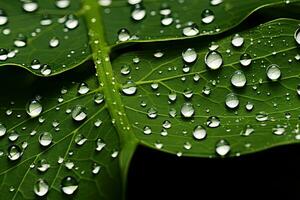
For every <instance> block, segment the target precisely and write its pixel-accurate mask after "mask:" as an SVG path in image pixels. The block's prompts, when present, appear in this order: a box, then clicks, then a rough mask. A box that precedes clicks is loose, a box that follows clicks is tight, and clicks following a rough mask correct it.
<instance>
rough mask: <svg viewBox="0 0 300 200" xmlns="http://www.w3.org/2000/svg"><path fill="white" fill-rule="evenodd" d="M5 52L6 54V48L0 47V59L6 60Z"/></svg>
mask: <svg viewBox="0 0 300 200" xmlns="http://www.w3.org/2000/svg"><path fill="white" fill-rule="evenodd" d="M7 54H8V52H7V50H6V49H3V48H1V49H0V61H4V60H6V59H7Z"/></svg>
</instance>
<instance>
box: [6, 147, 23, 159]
mask: <svg viewBox="0 0 300 200" xmlns="http://www.w3.org/2000/svg"><path fill="white" fill-rule="evenodd" d="M22 154H23V152H22V150H21V148H20V147H19V146H17V145H11V146H10V147H9V148H8V152H7V157H8V158H9V160H12V161H15V160H18V159H19V158H20V157H21V156H22Z"/></svg>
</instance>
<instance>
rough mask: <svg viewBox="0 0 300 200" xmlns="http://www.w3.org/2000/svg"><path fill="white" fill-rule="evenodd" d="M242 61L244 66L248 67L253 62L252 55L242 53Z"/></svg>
mask: <svg viewBox="0 0 300 200" xmlns="http://www.w3.org/2000/svg"><path fill="white" fill-rule="evenodd" d="M240 63H241V65H242V66H244V67H248V66H249V65H251V63H252V58H251V56H250V55H249V54H247V53H244V54H242V55H241V57H240Z"/></svg>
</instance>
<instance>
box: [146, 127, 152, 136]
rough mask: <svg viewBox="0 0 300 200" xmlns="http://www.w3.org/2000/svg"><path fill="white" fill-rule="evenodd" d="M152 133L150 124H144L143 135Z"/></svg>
mask: <svg viewBox="0 0 300 200" xmlns="http://www.w3.org/2000/svg"><path fill="white" fill-rule="evenodd" d="M151 133H152V130H151V127H150V126H145V127H144V134H145V135H150V134H151Z"/></svg>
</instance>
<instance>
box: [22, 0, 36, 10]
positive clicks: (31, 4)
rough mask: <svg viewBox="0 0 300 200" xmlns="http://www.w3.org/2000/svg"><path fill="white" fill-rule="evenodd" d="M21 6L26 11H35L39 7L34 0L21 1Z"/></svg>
mask: <svg viewBox="0 0 300 200" xmlns="http://www.w3.org/2000/svg"><path fill="white" fill-rule="evenodd" d="M22 7H23V10H24V11H26V12H35V11H36V10H37V9H38V8H39V5H38V3H37V2H36V1H34V0H26V1H24V2H23V6H22Z"/></svg>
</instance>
